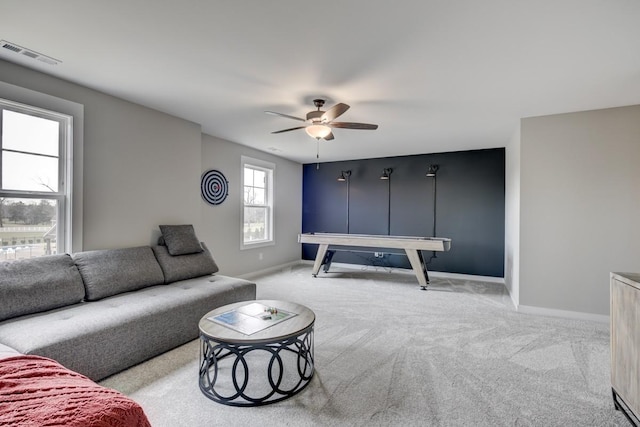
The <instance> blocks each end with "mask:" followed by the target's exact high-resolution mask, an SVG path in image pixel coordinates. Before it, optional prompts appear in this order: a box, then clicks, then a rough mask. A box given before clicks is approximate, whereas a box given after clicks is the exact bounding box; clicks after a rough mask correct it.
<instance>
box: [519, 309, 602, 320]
mask: <svg viewBox="0 0 640 427" xmlns="http://www.w3.org/2000/svg"><path fill="white" fill-rule="evenodd" d="M516 311H517V312H518V313H523V314H534V315H537V316H551V317H562V318H565V319H574V320H589V321H592V322H598V323H609V316H607V315H604V314H593V313H583V312H580V311H567V310H558V309H555V308H544V307H534V306H530V305H519V306H518V307H516Z"/></svg>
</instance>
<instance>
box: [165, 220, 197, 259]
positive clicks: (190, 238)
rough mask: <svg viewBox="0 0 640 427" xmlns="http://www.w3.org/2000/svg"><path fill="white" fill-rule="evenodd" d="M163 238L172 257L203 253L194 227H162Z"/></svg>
mask: <svg viewBox="0 0 640 427" xmlns="http://www.w3.org/2000/svg"><path fill="white" fill-rule="evenodd" d="M159 227H160V231H161V232H162V237H163V238H164V241H165V243H166V245H167V249H168V250H169V253H170V254H171V255H186V254H196V253H199V252H202V246H201V245H200V241H199V240H198V238H197V237H196V232H195V231H194V229H193V225H190V224H189V225H160V226H159Z"/></svg>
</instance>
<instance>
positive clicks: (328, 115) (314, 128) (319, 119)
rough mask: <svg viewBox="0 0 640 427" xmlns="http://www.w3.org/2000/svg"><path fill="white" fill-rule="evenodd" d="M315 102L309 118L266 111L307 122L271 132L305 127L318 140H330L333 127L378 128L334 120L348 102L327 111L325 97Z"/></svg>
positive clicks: (367, 124) (346, 106) (365, 124)
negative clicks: (314, 108)
mask: <svg viewBox="0 0 640 427" xmlns="http://www.w3.org/2000/svg"><path fill="white" fill-rule="evenodd" d="M313 104H314V105H315V106H316V108H317V110H316V111H309V112H308V113H307V118H306V119H303V118H300V117H295V116H290V115H288V114H282V113H276V112H275V111H265V113H267V114H273V115H276V116H282V117H287V118H289V119H293V120H298V121H300V122H305V123H306V124H305V125H304V126H297V127H294V128H289V129H283V130H277V131H275V132H271V133H283V132H289V131H292V130H297V129H304V130H305V131H306V132H307V134H308V135H309V136H310V137H312V138H315V139H316V140H318V141H319V140H320V139H324V140H325V141H330V140H332V139H334V137H333V132H332V131H331V129H332V128H340V129H368V130H375V129H378V125H372V124H369V123H352V122H334V121H333V120H335V119H336V118H338V117H339V116H341V115H342V114H344V113H345V112H346V111H347V110H348V109H349V106H348V105H347V104H343V103H339V104H336V105H334V106H333V107H331V108H329V109H328V110H327V111H322V110H321V109H320V108H322V107H323V106H324V99H314V100H313Z"/></svg>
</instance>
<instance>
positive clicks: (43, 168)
mask: <svg viewBox="0 0 640 427" xmlns="http://www.w3.org/2000/svg"><path fill="white" fill-rule="evenodd" d="M71 126H72V118H71V117H70V116H67V115H64V114H61V113H56V112H53V111H48V110H44V109H40V108H36V107H31V106H28V105H24V104H19V103H15V102H12V101H7V100H4V99H0V135H1V138H0V262H2V261H5V260H13V259H21V258H32V257H37V256H42V255H50V254H55V253H63V252H67V251H68V249H69V243H70V232H71V227H70V218H71V213H70V211H71V207H70V199H71V197H70V196H71V194H70V191H71V185H69V183H71V182H72V181H71V161H70V160H69V159H70V158H71V141H72V137H71V135H72V129H71Z"/></svg>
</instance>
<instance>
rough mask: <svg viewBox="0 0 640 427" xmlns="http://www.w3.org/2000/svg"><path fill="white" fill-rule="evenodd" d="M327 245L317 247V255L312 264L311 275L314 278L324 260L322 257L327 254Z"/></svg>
mask: <svg viewBox="0 0 640 427" xmlns="http://www.w3.org/2000/svg"><path fill="white" fill-rule="evenodd" d="M328 247H329V245H328V244H320V245H318V253H317V254H316V260H315V262H314V263H313V271H312V272H311V275H312V276H313V277H316V276H317V275H318V271H320V266H321V265H322V261H323V260H324V256H325V254H326V253H327V248H328Z"/></svg>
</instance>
